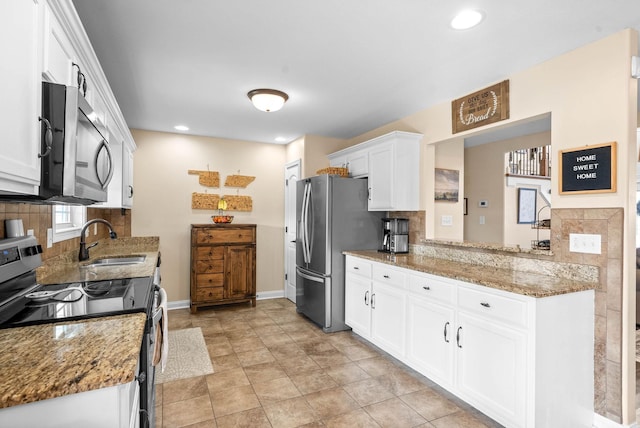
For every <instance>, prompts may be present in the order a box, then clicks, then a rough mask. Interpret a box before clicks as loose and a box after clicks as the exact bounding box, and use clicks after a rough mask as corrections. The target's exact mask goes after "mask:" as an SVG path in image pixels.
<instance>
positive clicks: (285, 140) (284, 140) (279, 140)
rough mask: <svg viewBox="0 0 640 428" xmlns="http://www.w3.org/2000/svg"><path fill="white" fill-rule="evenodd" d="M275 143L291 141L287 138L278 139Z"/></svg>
mask: <svg viewBox="0 0 640 428" xmlns="http://www.w3.org/2000/svg"><path fill="white" fill-rule="evenodd" d="M275 141H276V143H286V142H287V141H289V140H288V139H287V138H286V137H276V138H275Z"/></svg>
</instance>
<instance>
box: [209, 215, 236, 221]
mask: <svg viewBox="0 0 640 428" xmlns="http://www.w3.org/2000/svg"><path fill="white" fill-rule="evenodd" d="M211 220H213V222H214V223H231V222H232V221H233V216H232V215H212V216H211Z"/></svg>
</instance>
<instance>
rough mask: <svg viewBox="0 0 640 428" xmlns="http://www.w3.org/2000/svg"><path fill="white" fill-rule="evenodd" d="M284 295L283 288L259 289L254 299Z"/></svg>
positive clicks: (279, 297)
mask: <svg viewBox="0 0 640 428" xmlns="http://www.w3.org/2000/svg"><path fill="white" fill-rule="evenodd" d="M283 297H284V290H275V291H261V292H259V293H257V294H256V300H266V299H281V298H283Z"/></svg>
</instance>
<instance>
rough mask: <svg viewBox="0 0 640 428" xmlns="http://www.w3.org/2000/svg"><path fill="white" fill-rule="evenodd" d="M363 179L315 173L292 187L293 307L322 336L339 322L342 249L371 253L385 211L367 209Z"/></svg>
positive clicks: (338, 327)
mask: <svg viewBox="0 0 640 428" xmlns="http://www.w3.org/2000/svg"><path fill="white" fill-rule="evenodd" d="M367 184H368V183H367V180H366V179H355V178H342V177H338V176H335V175H320V176H317V177H311V178H305V179H303V180H300V181H298V183H297V189H296V191H297V195H296V196H297V198H296V201H297V204H298V206H297V207H296V220H297V225H298V236H297V244H296V308H297V311H298V312H299V313H302V314H304V315H306V316H307V317H308V318H309V319H311V320H312V321H314V322H315V323H316V324H318V325H320V326H321V327H322V329H323V330H324V332H326V333H328V332H334V331H340V330H348V329H349V327H347V326H346V325H345V323H344V256H343V255H342V251H345V250H374V249H377V248H378V247H379V246H380V243H381V242H382V220H381V219H382V218H383V217H384V214H385V213H384V212H369V211H367V200H368V192H367V190H368V189H367Z"/></svg>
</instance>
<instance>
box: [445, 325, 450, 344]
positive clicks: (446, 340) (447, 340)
mask: <svg viewBox="0 0 640 428" xmlns="http://www.w3.org/2000/svg"><path fill="white" fill-rule="evenodd" d="M448 327H449V321H447V322H446V323H444V341H445V342H447V343H449V338H448V337H447V333H448V331H447V330H449V329H448Z"/></svg>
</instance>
